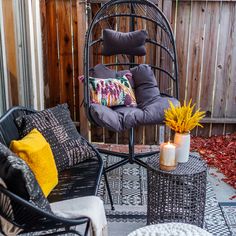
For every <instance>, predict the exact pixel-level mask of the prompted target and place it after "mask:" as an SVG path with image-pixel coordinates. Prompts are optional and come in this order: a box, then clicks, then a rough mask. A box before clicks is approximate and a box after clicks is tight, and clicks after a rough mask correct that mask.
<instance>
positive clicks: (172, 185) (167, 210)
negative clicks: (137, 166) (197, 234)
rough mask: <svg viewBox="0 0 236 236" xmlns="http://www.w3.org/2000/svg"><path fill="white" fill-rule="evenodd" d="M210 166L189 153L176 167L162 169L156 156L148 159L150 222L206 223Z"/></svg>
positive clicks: (148, 211)
mask: <svg viewBox="0 0 236 236" xmlns="http://www.w3.org/2000/svg"><path fill="white" fill-rule="evenodd" d="M206 177H207V167H206V164H205V162H204V161H202V160H200V158H199V157H198V156H196V155H193V154H190V157H189V161H188V162H187V163H184V164H178V167H177V168H176V169H175V170H174V171H170V172H167V171H162V170H160V168H159V156H158V157H157V159H156V158H155V159H154V158H152V159H149V160H148V209H147V224H157V223H164V222H182V223H189V224H194V225H197V226H199V227H203V219H204V210H205V201H206Z"/></svg>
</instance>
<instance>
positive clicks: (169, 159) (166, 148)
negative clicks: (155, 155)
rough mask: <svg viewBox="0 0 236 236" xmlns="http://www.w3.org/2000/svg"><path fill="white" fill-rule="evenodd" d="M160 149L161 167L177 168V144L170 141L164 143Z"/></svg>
mask: <svg viewBox="0 0 236 236" xmlns="http://www.w3.org/2000/svg"><path fill="white" fill-rule="evenodd" d="M160 151H161V152H160V169H161V170H166V171H170V170H174V169H175V168H176V159H175V145H174V144H172V143H170V142H168V143H162V144H161V146H160Z"/></svg>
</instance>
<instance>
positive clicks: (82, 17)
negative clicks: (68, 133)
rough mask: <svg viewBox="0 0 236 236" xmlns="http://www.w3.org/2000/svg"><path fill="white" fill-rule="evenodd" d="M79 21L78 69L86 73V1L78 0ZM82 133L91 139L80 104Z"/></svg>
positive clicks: (80, 85) (81, 97) (80, 93)
mask: <svg viewBox="0 0 236 236" xmlns="http://www.w3.org/2000/svg"><path fill="white" fill-rule="evenodd" d="M76 4H77V22H78V32H79V33H80V35H79V37H78V42H77V45H78V57H79V60H78V69H79V72H78V73H79V75H83V74H84V65H83V59H82V58H83V55H84V42H85V34H86V25H87V24H86V10H85V7H86V6H85V3H84V2H81V1H80V0H77V2H76ZM83 100H84V87H83V84H82V83H80V84H79V103H80V104H82V103H83ZM80 133H81V134H82V135H83V136H84V137H85V138H88V139H89V140H90V139H91V137H90V126H89V123H88V119H87V117H86V114H85V109H84V107H83V106H80Z"/></svg>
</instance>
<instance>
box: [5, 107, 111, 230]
mask: <svg viewBox="0 0 236 236" xmlns="http://www.w3.org/2000/svg"><path fill="white" fill-rule="evenodd" d="M34 112H36V111H34V110H30V109H26V108H24V107H14V108H12V109H10V110H9V111H8V112H6V114H4V115H3V116H2V117H1V118H0V142H1V143H2V144H4V145H5V146H7V147H8V146H9V144H10V142H11V141H12V140H18V139H19V138H20V135H19V132H18V129H17V126H16V124H15V119H16V118H17V117H19V116H22V115H27V114H30V113H34ZM91 147H92V146H91ZM93 149H94V151H95V153H96V156H95V157H94V158H92V159H87V160H85V161H83V162H81V163H79V164H78V165H76V166H74V167H71V168H69V169H66V170H64V171H61V172H60V173H59V175H58V179H59V183H58V185H57V186H56V187H55V188H54V189H53V191H52V192H51V193H50V195H49V196H48V198H47V199H48V201H49V202H50V203H52V202H58V201H62V200H68V199H72V198H78V197H84V196H93V195H94V196H95V195H97V192H98V187H99V184H100V180H101V176H102V174H103V161H102V158H101V156H100V154H99V153H98V152H97V150H96V149H95V148H93ZM105 179H106V178H105ZM9 200H10V204H11V207H12V209H13V210H9V206H8V205H9V204H7V202H9ZM0 217H3V218H4V219H6V220H7V221H8V222H10V223H11V224H13V225H15V226H17V227H19V228H21V229H23V231H22V232H21V233H20V234H22V233H26V232H37V231H44V232H45V231H47V230H51V229H62V230H61V232H60V233H59V232H56V233H52V235H54V234H55V235H59V234H61V235H65V234H66V233H69V232H70V233H74V234H75V235H87V234H88V230H89V223H90V220H89V218H86V217H80V218H77V219H65V218H60V217H57V216H56V215H54V214H53V213H50V212H46V211H44V210H42V209H39V208H38V207H36V206H35V205H33V204H31V203H30V202H29V201H27V200H26V199H23V198H21V197H19V196H17V195H16V194H14V193H13V192H11V191H9V190H8V189H6V188H3V187H2V186H0ZM77 225H83V233H82V234H81V232H80V233H79V232H77V231H75V228H74V227H73V226H77ZM57 231H58V230H57ZM0 232H1V228H0ZM40 235H41V234H40ZM47 235H49V234H47ZM50 235H51V234H50Z"/></svg>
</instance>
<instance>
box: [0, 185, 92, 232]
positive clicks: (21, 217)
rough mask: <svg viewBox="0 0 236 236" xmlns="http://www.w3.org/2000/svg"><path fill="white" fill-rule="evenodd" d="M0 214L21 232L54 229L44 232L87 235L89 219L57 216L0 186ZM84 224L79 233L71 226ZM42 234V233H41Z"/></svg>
mask: <svg viewBox="0 0 236 236" xmlns="http://www.w3.org/2000/svg"><path fill="white" fill-rule="evenodd" d="M0 215H1V216H2V217H4V218H5V219H6V220H8V221H9V222H10V223H12V224H13V225H15V226H17V227H19V228H21V229H23V231H22V233H27V232H37V231H44V232H45V231H48V230H53V231H54V232H55V229H60V230H57V231H56V232H55V233H53V232H52V233H50V234H48V233H45V234H46V235H65V233H73V234H75V235H85V236H86V235H87V234H88V230H89V223H90V220H89V219H88V218H87V217H79V218H76V219H65V218H61V217H57V216H55V215H53V214H51V213H48V212H46V211H43V210H41V209H39V208H37V207H35V206H34V205H32V204H31V203H29V202H28V201H26V200H24V199H22V198H20V197H18V196H17V195H15V194H13V193H11V192H10V191H8V190H7V189H5V188H3V187H0ZM82 224H86V227H85V232H84V233H83V234H80V233H79V232H77V231H76V230H75V229H73V228H72V227H73V226H78V225H82ZM42 235H43V233H42Z"/></svg>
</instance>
